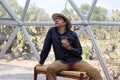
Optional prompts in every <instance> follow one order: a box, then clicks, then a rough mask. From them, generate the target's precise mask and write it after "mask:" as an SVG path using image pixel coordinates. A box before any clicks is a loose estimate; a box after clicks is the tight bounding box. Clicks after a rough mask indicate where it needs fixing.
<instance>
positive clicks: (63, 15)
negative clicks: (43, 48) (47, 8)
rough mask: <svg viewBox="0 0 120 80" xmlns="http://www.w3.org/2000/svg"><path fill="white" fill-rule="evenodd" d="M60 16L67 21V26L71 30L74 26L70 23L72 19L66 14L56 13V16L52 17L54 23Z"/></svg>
mask: <svg viewBox="0 0 120 80" xmlns="http://www.w3.org/2000/svg"><path fill="white" fill-rule="evenodd" d="M58 16H59V17H62V18H64V19H65V20H66V21H67V25H66V27H67V29H71V27H72V24H71V22H70V19H69V18H68V17H67V16H66V15H65V14H62V13H54V14H53V15H52V19H53V21H55V19H56V17H58Z"/></svg>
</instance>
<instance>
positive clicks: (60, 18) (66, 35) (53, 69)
mask: <svg viewBox="0 0 120 80" xmlns="http://www.w3.org/2000/svg"><path fill="white" fill-rule="evenodd" d="M52 19H53V21H54V22H55V27H52V28H50V29H49V31H48V33H47V36H46V38H45V42H44V46H43V49H42V52H41V54H40V58H41V59H40V61H39V65H43V64H44V62H45V60H46V58H47V56H48V54H49V51H50V49H51V45H52V46H53V50H54V54H55V61H54V62H53V63H52V64H50V65H49V66H48V67H47V74H46V79H47V80H56V75H57V72H60V71H62V70H69V69H72V70H75V71H82V72H86V74H87V75H89V76H90V77H91V79H92V80H102V78H101V75H100V73H99V71H98V70H96V69H95V68H93V67H92V66H91V65H90V64H88V63H87V62H86V61H83V60H82V57H81V55H82V47H81V44H80V41H79V38H78V36H77V35H76V33H75V32H73V31H72V30H71V27H72V24H71V22H70V20H69V19H68V18H67V17H66V16H65V15H63V14H61V13H55V14H53V15H52Z"/></svg>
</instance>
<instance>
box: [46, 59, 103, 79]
mask: <svg viewBox="0 0 120 80" xmlns="http://www.w3.org/2000/svg"><path fill="white" fill-rule="evenodd" d="M68 69H73V70H75V71H83V72H86V73H87V75H89V76H90V77H91V79H92V80H102V78H101V75H100V73H99V71H97V70H96V69H95V68H93V67H92V66H91V65H90V64H88V63H87V62H85V61H83V60H82V61H79V62H76V63H75V65H74V66H70V65H69V64H64V63H62V62H61V61H59V60H58V61H55V62H53V63H52V64H50V65H49V66H48V68H47V74H46V80H57V78H56V74H57V72H59V71H62V70H68Z"/></svg>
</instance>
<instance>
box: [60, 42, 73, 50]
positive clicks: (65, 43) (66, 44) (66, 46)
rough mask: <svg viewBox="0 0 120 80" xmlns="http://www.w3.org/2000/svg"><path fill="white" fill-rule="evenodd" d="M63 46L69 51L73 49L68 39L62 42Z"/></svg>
mask: <svg viewBox="0 0 120 80" xmlns="http://www.w3.org/2000/svg"><path fill="white" fill-rule="evenodd" d="M62 46H63V47H64V48H65V49H67V50H69V51H70V50H71V46H70V43H69V42H68V41H67V40H66V41H65V42H64V43H62Z"/></svg>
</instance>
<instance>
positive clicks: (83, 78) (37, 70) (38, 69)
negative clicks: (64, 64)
mask: <svg viewBox="0 0 120 80" xmlns="http://www.w3.org/2000/svg"><path fill="white" fill-rule="evenodd" d="M46 72H47V67H46V66H38V65H37V66H35V67H34V80H37V75H38V74H46ZM58 76H60V77H66V78H73V79H78V80H90V77H89V76H87V75H86V73H85V72H78V71H72V70H71V71H61V72H60V73H58ZM41 80H42V79H41Z"/></svg>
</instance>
